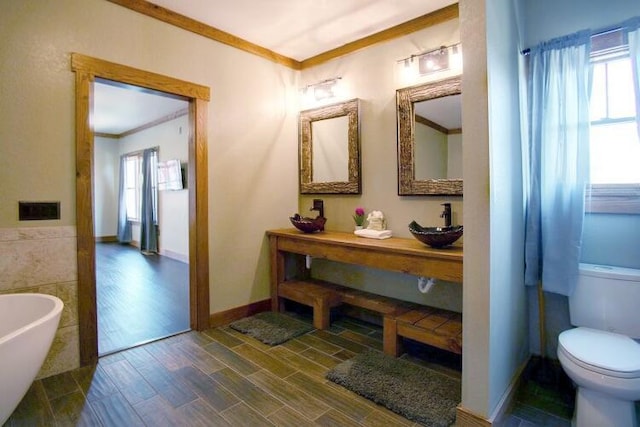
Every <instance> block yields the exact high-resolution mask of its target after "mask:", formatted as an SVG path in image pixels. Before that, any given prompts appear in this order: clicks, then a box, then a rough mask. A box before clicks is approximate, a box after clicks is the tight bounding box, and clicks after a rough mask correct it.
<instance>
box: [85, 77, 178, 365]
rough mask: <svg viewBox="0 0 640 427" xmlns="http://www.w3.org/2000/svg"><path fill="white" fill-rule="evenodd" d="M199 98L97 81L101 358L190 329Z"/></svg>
mask: <svg viewBox="0 0 640 427" xmlns="http://www.w3.org/2000/svg"><path fill="white" fill-rule="evenodd" d="M188 114H189V101H188V100H187V99H184V98H182V97H177V96H173V95H172V96H166V95H164V94H163V93H161V92H158V91H152V90H149V89H143V88H141V87H139V86H132V85H125V84H122V83H114V82H111V81H110V80H105V79H101V78H96V79H95V81H94V83H93V114H92V119H93V120H92V123H93V133H94V139H93V145H94V162H93V164H94V167H93V169H94V170H93V189H94V196H93V220H94V227H93V228H94V234H95V238H96V248H95V254H96V304H97V322H98V355H99V356H104V355H107V354H110V353H114V352H117V351H121V350H124V349H127V348H131V347H134V346H137V345H140V344H144V343H148V342H150V341H154V340H157V339H161V338H166V337H168V336H171V335H175V334H178V333H181V332H185V331H188V330H189V264H188V263H189V215H188V214H189V199H188V192H189V188H188V186H187V185H186V182H185V181H184V180H183V177H182V175H183V172H184V174H185V175H186V171H187V170H188V158H189V150H188V145H189V144H188V143H189V134H190V132H189V117H188Z"/></svg>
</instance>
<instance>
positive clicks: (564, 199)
mask: <svg viewBox="0 0 640 427" xmlns="http://www.w3.org/2000/svg"><path fill="white" fill-rule="evenodd" d="M590 35H591V34H590V33H589V32H587V31H584V32H580V33H576V34H573V35H570V36H566V37H562V38H559V39H555V40H551V41H549V42H545V43H542V44H540V45H538V46H536V47H535V48H532V49H531V52H530V57H529V71H528V82H527V98H528V99H527V104H528V105H527V117H526V118H525V120H526V121H527V122H528V133H526V134H524V135H523V157H524V158H523V161H524V164H525V165H524V170H525V171H527V174H526V175H528V176H525V196H526V200H525V205H526V207H525V209H526V219H525V221H526V228H525V283H526V284H527V285H536V284H537V283H538V281H539V280H542V283H543V289H544V290H546V291H550V292H554V293H558V294H562V295H570V294H571V293H572V292H573V289H574V288H575V284H576V281H577V276H578V265H579V262H580V248H581V243H582V224H583V218H584V194H585V187H586V185H587V183H588V181H589V94H590V86H591V72H590V63H589V54H590Z"/></svg>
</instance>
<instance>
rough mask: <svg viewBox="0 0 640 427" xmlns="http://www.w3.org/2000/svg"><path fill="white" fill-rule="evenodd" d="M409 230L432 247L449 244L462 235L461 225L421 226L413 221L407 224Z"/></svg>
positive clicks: (441, 246)
mask: <svg viewBox="0 0 640 427" xmlns="http://www.w3.org/2000/svg"><path fill="white" fill-rule="evenodd" d="M409 231H410V232H411V234H412V235H413V237H415V238H416V239H418V240H419V241H421V242H422V243H424V244H426V245H429V246H431V247H432V248H443V247H445V246H449V245H451V244H452V243H453V242H455V241H456V240H458V239H459V238H460V236H462V226H461V225H453V226H449V227H423V226H421V225H420V224H418V223H417V222H415V221H412V222H411V224H409Z"/></svg>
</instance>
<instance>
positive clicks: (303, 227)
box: [289, 214, 327, 233]
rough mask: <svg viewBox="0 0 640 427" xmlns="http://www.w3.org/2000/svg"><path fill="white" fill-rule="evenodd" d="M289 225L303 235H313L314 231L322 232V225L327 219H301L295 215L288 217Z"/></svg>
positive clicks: (301, 217)
mask: <svg viewBox="0 0 640 427" xmlns="http://www.w3.org/2000/svg"><path fill="white" fill-rule="evenodd" d="M289 219H290V220H291V224H293V226H294V227H295V228H297V229H298V230H300V231H302V232H303V233H315V232H316V231H324V224H325V222H327V218H325V217H323V216H319V217H317V218H309V217H303V216H300V215H299V214H295V215H294V216H292V217H289Z"/></svg>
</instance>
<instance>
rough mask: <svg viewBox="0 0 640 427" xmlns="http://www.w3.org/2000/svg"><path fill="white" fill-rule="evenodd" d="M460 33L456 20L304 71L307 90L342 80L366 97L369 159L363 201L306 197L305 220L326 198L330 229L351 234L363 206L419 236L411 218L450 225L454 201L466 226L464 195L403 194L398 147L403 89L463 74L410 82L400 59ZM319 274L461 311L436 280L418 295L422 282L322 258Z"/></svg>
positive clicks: (454, 289) (457, 289)
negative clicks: (447, 206)
mask: <svg viewBox="0 0 640 427" xmlns="http://www.w3.org/2000/svg"><path fill="white" fill-rule="evenodd" d="M459 32H460V30H459V23H458V20H451V21H447V22H445V23H442V24H439V25H436V26H433V27H430V28H426V29H423V30H420V31H417V32H415V33H412V34H409V35H407V36H404V37H401V38H398V39H394V40H391V41H388V42H385V43H381V44H377V45H374V46H372V47H369V48H367V49H364V50H361V51H357V52H355V53H352V54H350V55H346V56H343V57H340V58H337V59H335V60H332V61H330V62H327V63H325V64H322V65H319V66H317V67H314V68H311V69H308V70H303V71H302V76H301V81H302V86H305V85H308V84H313V83H316V82H318V81H322V80H325V79H328V78H332V77H342V79H341V81H340V84H341V85H343V88H342V92H343V98H344V100H347V99H351V98H359V99H360V122H361V129H360V143H361V158H362V194H361V195H352V196H345V195H315V196H314V195H308V196H300V197H299V206H298V209H299V210H300V212H301V213H302V214H304V215H308V214H309V208H310V207H311V205H312V199H314V198H321V199H323V200H324V204H325V216H326V217H327V225H326V228H327V229H328V230H339V231H351V230H353V226H354V223H353V219H352V217H351V216H352V214H353V211H354V210H355V208H356V207H359V206H361V207H363V208H364V209H365V210H366V211H367V213H368V212H370V211H372V210H381V211H382V212H383V213H384V215H385V217H386V218H387V225H388V228H390V229H391V230H392V231H393V234H394V235H395V236H400V237H408V238H412V237H411V234H410V233H409V230H408V225H409V223H410V222H411V221H412V220H416V221H417V222H418V223H420V224H422V225H425V226H426V225H440V224H443V221H444V220H443V219H442V218H440V213H441V212H442V209H443V208H442V206H440V204H441V203H444V202H451V203H452V208H453V222H454V223H457V224H461V223H462V198H461V197H426V196H414V197H400V196H398V190H397V188H398V176H397V142H396V141H397V138H396V90H397V89H400V88H403V87H407V86H412V85H415V84H419V83H425V82H427V81H433V80H439V79H443V78H446V77H451V76H452V75H453V74H456V73H459V72H460V71H459V70H457V71H452V72H442V73H436V74H433V75H431V76H428V77H423V78H421V79H419V80H411V81H408V80H405V79H403V76H402V74H401V73H400V67H398V66H397V61H398V60H401V59H404V58H407V57H409V56H411V55H415V54H417V53H419V52H422V51H425V50H429V49H433V48H434V47H439V46H442V45H451V44H454V43H457V42H458V41H459V40H460V34H459ZM307 107H308V108H310V106H307ZM291 213H293V212H291ZM312 275H313V276H315V277H318V278H323V279H325V280H330V281H333V282H336V283H340V284H344V285H347V286H352V287H356V288H359V289H364V290H367V291H372V292H376V293H380V294H383V295H387V296H393V297H397V298H401V299H404V300H408V301H413V302H418V303H425V304H429V305H433V306H436V307H441V308H448V309H451V310H455V311H462V288H461V286H460V285H459V284H452V283H446V282H437V283H436V286H434V288H433V289H432V291H431V292H430V293H429V294H427V295H424V294H421V293H419V292H418V290H417V277H414V276H410V275H406V274H399V273H389V272H384V271H380V270H375V269H366V268H361V267H356V266H349V265H344V264H339V263H333V262H327V261H322V260H317V261H314V264H313V268H312Z"/></svg>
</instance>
